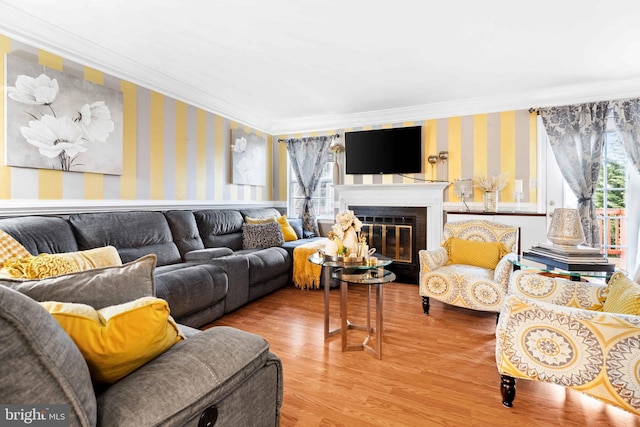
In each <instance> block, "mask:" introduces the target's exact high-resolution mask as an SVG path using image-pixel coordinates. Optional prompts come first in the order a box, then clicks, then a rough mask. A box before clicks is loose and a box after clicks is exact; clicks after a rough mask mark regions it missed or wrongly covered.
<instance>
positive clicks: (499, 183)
mask: <svg viewBox="0 0 640 427" xmlns="http://www.w3.org/2000/svg"><path fill="white" fill-rule="evenodd" d="M507 178H508V174H507V173H502V174H500V175H493V176H479V177H477V178H476V179H475V182H476V184H475V186H476V187H478V188H480V189H482V190H483V191H500V190H502V189H503V188H504V187H506V186H507Z"/></svg>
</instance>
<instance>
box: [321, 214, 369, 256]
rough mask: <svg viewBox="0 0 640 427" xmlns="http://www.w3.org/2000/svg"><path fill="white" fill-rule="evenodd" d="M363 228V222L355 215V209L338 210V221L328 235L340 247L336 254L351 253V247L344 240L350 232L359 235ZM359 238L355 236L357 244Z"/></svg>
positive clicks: (344, 254)
mask: <svg viewBox="0 0 640 427" xmlns="http://www.w3.org/2000/svg"><path fill="white" fill-rule="evenodd" d="M361 229H362V222H361V221H360V220H359V219H358V217H356V216H355V214H354V213H353V211H351V210H345V211H342V212H338V214H337V215H336V222H335V224H333V226H332V227H331V231H329V233H328V235H327V237H328V238H329V240H333V241H334V242H336V243H337V245H338V248H337V251H336V255H338V256H346V255H348V253H349V250H350V249H353V248H349V247H348V246H345V243H344V240H345V238H348V237H350V236H349V234H353V235H356V236H357V233H359V232H360V230H361ZM357 242H358V238H357V237H356V238H355V242H350V243H355V244H357Z"/></svg>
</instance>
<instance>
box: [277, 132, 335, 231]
mask: <svg viewBox="0 0 640 427" xmlns="http://www.w3.org/2000/svg"><path fill="white" fill-rule="evenodd" d="M334 138H335V135H332V136H312V137H307V138H290V139H285V140H284V143H285V145H286V146H287V151H288V152H289V160H290V161H291V166H292V168H293V172H294V173H295V175H296V180H297V181H298V185H300V188H301V189H302V191H303V193H304V202H303V204H302V226H303V229H304V230H307V231H311V232H313V233H315V235H316V236H319V235H320V231H319V230H318V221H317V220H316V215H315V212H314V209H313V202H312V200H311V198H312V197H313V194H314V193H315V192H316V188H317V187H318V182H319V181H320V176H321V175H322V167H323V166H324V163H325V162H327V161H328V159H329V156H330V155H331V152H330V151H329V145H330V144H331V141H333V139H334Z"/></svg>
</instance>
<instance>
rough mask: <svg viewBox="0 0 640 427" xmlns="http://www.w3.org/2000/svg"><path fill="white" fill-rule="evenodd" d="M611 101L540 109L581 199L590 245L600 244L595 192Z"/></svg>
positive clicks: (567, 178) (558, 158) (559, 159)
mask: <svg viewBox="0 0 640 427" xmlns="http://www.w3.org/2000/svg"><path fill="white" fill-rule="evenodd" d="M608 107H609V102H608V101H604V102H594V103H589V104H580V105H568V106H561V107H550V108H541V109H540V116H541V117H542V120H543V123H544V127H545V129H546V131H547V135H548V136H549V142H550V143H551V149H552V151H553V154H554V155H555V158H556V161H557V162H558V166H560V171H561V172H562V175H563V176H564V179H565V181H567V184H568V185H569V188H570V189H571V191H573V193H574V194H575V195H576V197H577V198H578V212H579V213H580V219H581V220H582V228H583V230H584V236H585V242H584V244H585V245H587V246H596V245H598V244H600V227H599V226H598V221H597V216H596V207H595V203H594V202H593V199H592V197H593V193H594V192H595V189H596V185H597V183H598V174H599V172H600V162H601V159H602V147H603V145H604V130H605V126H606V117H607V111H608Z"/></svg>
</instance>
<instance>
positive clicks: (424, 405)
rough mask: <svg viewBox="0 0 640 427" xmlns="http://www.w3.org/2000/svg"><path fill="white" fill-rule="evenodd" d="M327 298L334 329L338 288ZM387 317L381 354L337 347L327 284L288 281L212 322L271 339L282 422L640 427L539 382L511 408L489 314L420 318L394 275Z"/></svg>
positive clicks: (443, 310) (354, 302) (410, 291)
mask: <svg viewBox="0 0 640 427" xmlns="http://www.w3.org/2000/svg"><path fill="white" fill-rule="evenodd" d="M364 289H365V288H364V287H359V286H356V287H353V288H350V291H349V296H350V299H349V314H350V317H351V319H352V320H355V321H358V320H359V319H363V318H364V315H365V312H364V307H365V295H366V294H365V291H364ZM331 299H332V308H331V314H332V316H333V317H332V327H337V326H338V325H339V323H338V321H339V317H338V313H339V311H338V301H339V290H337V289H336V290H332V291H331ZM352 312H353V314H354V315H353V316H351V314H352ZM362 322H364V320H362V321H361V322H359V323H362ZM383 323H384V339H383V348H382V353H383V356H382V360H377V359H375V358H374V357H372V356H371V355H369V354H367V353H365V352H361V351H357V352H346V353H343V352H342V351H341V343H340V337H339V335H337V336H335V337H332V339H330V340H329V341H327V342H325V341H324V338H323V291H321V290H314V291H309V290H300V289H296V288H293V287H290V288H284V289H281V290H279V291H277V292H275V293H273V294H271V295H269V296H267V297H264V298H261V299H260V300H258V301H255V302H253V303H251V304H249V305H247V306H245V307H243V308H241V309H239V310H237V311H235V312H233V313H231V314H228V315H225V316H224V317H223V318H222V319H220V320H218V321H217V322H215V323H213V324H212V325H211V326H217V325H227V326H233V327H237V328H239V329H243V330H246V331H249V332H253V333H256V334H259V335H262V336H263V337H265V339H266V340H267V341H269V343H270V346H271V351H273V352H274V353H275V354H277V355H278V356H279V357H280V359H281V360H282V363H283V370H284V403H283V407H282V415H281V426H283V427H287V426H432V425H433V426H551V425H553V426H640V417H638V416H635V415H632V414H629V413H627V412H625V411H622V410H620V409H617V408H615V407H612V406H610V405H606V404H604V403H601V402H600V401H598V400H595V399H593V398H591V397H588V396H585V395H583V394H581V393H579V392H576V391H574V390H570V389H566V388H564V387H560V386H556V385H553V384H544V383H541V382H537V381H525V380H519V381H518V382H517V394H516V399H515V401H514V406H513V408H511V409H508V408H505V407H503V406H502V403H501V397H500V389H499V375H498V373H497V370H496V366H495V355H494V350H495V335H494V334H495V324H496V316H495V314H492V313H480V312H475V311H471V310H465V309H460V308H456V307H452V306H449V305H445V304H442V303H440V302H439V301H436V300H432V302H431V312H430V314H429V315H428V316H426V315H424V314H423V313H422V308H421V300H420V297H419V295H418V288H417V286H415V285H406V284H399V283H393V284H389V285H385V288H384V321H383ZM353 332H355V333H356V334H357V333H360V332H358V331H353ZM354 336H355V335H354ZM354 341H355V340H354Z"/></svg>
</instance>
